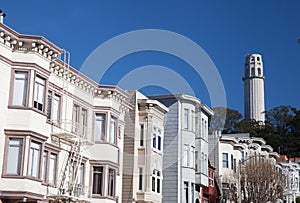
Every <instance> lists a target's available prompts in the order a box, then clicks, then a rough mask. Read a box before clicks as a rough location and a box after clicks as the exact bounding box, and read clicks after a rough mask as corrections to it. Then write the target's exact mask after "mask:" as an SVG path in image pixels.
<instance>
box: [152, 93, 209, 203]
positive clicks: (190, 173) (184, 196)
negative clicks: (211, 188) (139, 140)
mask: <svg viewBox="0 0 300 203" xmlns="http://www.w3.org/2000/svg"><path fill="white" fill-rule="evenodd" d="M151 98H152V99H156V100H158V101H160V102H161V103H163V104H164V105H165V106H167V107H168V108H169V112H168V113H167V117H166V122H165V128H164V129H165V133H164V144H163V149H164V153H163V184H162V194H163V198H162V200H163V202H164V203H168V202H170V203H171V202H172V203H174V202H178V203H193V202H201V194H202V190H201V187H202V186H208V122H209V118H210V117H211V116H212V115H213V111H212V110H211V109H210V108H208V107H207V106H206V105H203V104H201V102H200V100H199V99H197V98H195V97H193V96H189V95H185V94H178V95H161V96H152V97H151Z"/></svg>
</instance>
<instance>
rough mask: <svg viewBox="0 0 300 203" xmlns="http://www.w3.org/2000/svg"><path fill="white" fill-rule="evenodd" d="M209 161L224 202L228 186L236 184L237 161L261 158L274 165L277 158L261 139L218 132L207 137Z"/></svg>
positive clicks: (275, 153) (276, 154) (246, 134)
mask: <svg viewBox="0 0 300 203" xmlns="http://www.w3.org/2000/svg"><path fill="white" fill-rule="evenodd" d="M208 141H209V160H210V162H211V164H212V165H213V166H214V167H215V168H216V178H217V181H218V183H219V185H220V187H221V190H222V199H223V201H225V202H226V200H227V199H229V197H228V194H229V192H228V190H229V189H230V184H232V183H233V184H237V178H238V164H239V161H241V162H243V161H247V159H251V157H256V156H262V157H264V158H267V159H269V160H272V161H273V162H274V165H275V163H276V158H277V157H279V154H278V153H277V152H273V148H272V147H271V146H270V145H267V144H266V141H265V140H264V139H262V138H256V137H250V135H249V134H248V133H241V134H221V132H220V131H216V132H214V133H213V134H212V135H209V138H208Z"/></svg>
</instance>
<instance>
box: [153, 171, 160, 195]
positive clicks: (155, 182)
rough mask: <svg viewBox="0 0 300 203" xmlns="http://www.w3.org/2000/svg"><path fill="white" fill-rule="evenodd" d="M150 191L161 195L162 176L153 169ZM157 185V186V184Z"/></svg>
mask: <svg viewBox="0 0 300 203" xmlns="http://www.w3.org/2000/svg"><path fill="white" fill-rule="evenodd" d="M151 179H152V181H151V188H152V189H151V191H152V192H154V193H158V194H161V193H162V191H161V189H162V181H161V180H162V174H161V171H159V170H156V169H154V170H153V172H152V178H151ZM158 183H159V184H158Z"/></svg>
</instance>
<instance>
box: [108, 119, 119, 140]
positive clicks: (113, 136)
mask: <svg viewBox="0 0 300 203" xmlns="http://www.w3.org/2000/svg"><path fill="white" fill-rule="evenodd" d="M116 126H117V119H116V118H114V117H112V118H111V119H110V136H109V142H110V143H112V144H115V143H116V132H117V131H116Z"/></svg>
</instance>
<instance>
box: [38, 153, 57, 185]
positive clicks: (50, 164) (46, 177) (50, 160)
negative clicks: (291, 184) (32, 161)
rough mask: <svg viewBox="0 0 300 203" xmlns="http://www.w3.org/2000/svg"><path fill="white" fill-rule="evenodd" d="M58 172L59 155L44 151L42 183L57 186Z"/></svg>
mask: <svg viewBox="0 0 300 203" xmlns="http://www.w3.org/2000/svg"><path fill="white" fill-rule="evenodd" d="M56 171H57V154H56V153H52V152H50V151H44V153H43V162H42V176H41V178H42V181H43V182H44V183H49V184H50V185H55V183H56V177H57V176H56Z"/></svg>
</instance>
